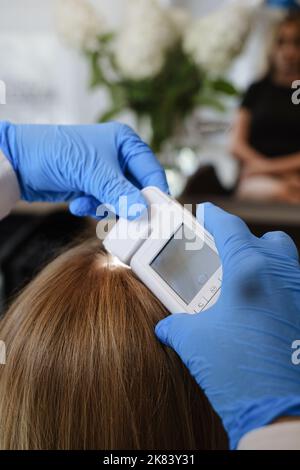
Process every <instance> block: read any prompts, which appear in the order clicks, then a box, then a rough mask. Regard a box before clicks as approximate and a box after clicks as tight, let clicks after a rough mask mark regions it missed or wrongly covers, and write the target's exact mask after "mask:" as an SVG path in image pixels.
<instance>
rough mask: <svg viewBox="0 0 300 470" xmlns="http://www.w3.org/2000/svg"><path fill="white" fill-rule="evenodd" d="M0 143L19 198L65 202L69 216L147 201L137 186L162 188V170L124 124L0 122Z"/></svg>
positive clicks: (147, 148) (164, 185)
mask: <svg viewBox="0 0 300 470" xmlns="http://www.w3.org/2000/svg"><path fill="white" fill-rule="evenodd" d="M0 148H1V149H2V151H3V153H4V154H5V156H6V157H7V158H8V159H9V160H10V162H11V164H12V166H13V168H14V170H15V171H16V173H17V177H18V181H19V184H20V188H21V196H22V199H24V200H26V201H50V202H59V201H71V203H70V210H71V212H72V213H73V214H75V215H95V214H96V208H97V207H98V206H99V205H100V204H101V203H103V204H105V203H106V204H110V205H111V206H113V207H114V209H115V211H116V213H118V201H119V197H120V196H121V195H126V196H127V197H128V205H129V206H130V205H131V204H135V203H136V204H142V206H144V207H146V206H147V203H146V201H145V199H144V197H143V196H142V194H141V193H140V191H139V189H138V188H143V187H145V186H150V185H153V186H158V187H159V188H160V189H161V190H162V191H168V186H167V182H166V178H165V173H164V171H163V169H162V167H161V166H160V164H159V163H158V161H157V160H156V158H155V157H154V155H153V153H152V152H151V150H150V148H149V147H148V146H147V145H146V144H145V143H144V142H142V141H141V139H140V138H139V137H138V136H137V135H136V134H135V132H134V131H133V130H132V129H131V128H130V127H128V126H126V125H123V124H119V123H116V122H111V123H107V124H95V125H83V126H82V125H81V126H52V125H14V124H10V123H8V122H2V123H1V124H0Z"/></svg>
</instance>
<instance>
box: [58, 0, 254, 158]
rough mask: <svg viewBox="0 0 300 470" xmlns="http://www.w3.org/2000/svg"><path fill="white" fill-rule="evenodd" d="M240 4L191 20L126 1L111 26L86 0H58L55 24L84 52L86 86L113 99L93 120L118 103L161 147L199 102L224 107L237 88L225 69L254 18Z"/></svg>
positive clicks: (146, 2) (148, 0) (110, 113)
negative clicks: (144, 120)
mask: <svg viewBox="0 0 300 470" xmlns="http://www.w3.org/2000/svg"><path fill="white" fill-rule="evenodd" d="M99 2H100V3H101V0H99ZM240 3H241V2H238V3H237V1H236V2H232V3H231V4H230V5H229V6H228V7H226V8H224V9H222V10H219V11H217V12H216V13H213V14H211V15H209V16H207V17H202V18H200V19H193V18H191V17H189V15H188V13H187V12H186V11H185V10H183V9H177V8H172V7H169V8H163V7H162V6H161V5H160V4H159V1H158V0H127V8H126V16H125V18H124V20H123V24H122V26H121V28H120V30H118V31H110V29H109V28H108V26H107V24H106V22H105V21H104V20H103V18H101V17H99V15H98V14H97V13H96V11H94V9H93V7H92V5H91V4H90V3H89V1H88V0H61V2H60V8H59V14H58V26H59V29H60V30H61V32H62V34H63V35H64V37H65V38H66V39H67V40H68V42H69V43H71V44H72V45H74V46H75V47H77V48H80V49H81V50H82V51H83V52H84V54H85V55H86V57H87V59H88V61H89V64H90V70H91V86H92V87H99V86H101V87H106V88H107V90H108V91H109V94H110V97H111V107H110V109H108V110H107V112H105V113H104V114H102V115H101V116H100V117H99V121H101V122H102V121H107V120H110V119H113V118H115V117H116V116H117V115H118V114H120V113H121V112H122V111H124V109H130V110H132V111H134V112H135V114H136V116H137V117H138V118H141V117H144V116H147V117H148V118H149V119H150V122H151V127H152V140H151V142H150V145H151V146H152V148H153V149H154V150H155V151H159V150H160V148H161V145H162V144H163V143H164V142H165V141H166V140H167V139H169V138H170V137H171V136H172V135H173V133H174V129H175V126H176V125H177V124H178V122H180V121H182V120H184V119H185V118H186V117H187V116H188V115H189V114H190V113H191V112H192V111H193V110H194V109H195V108H196V107H197V106H199V105H206V106H212V107H215V108H217V109H219V110H223V109H224V104H223V97H224V95H228V94H229V95H232V94H235V93H236V90H235V88H234V86H233V85H232V84H231V83H230V82H228V81H227V80H226V79H225V78H224V75H225V72H226V69H227V68H228V67H229V66H230V64H231V63H232V61H233V59H234V58H235V57H236V56H237V54H238V53H239V52H240V50H241V49H242V47H243V45H244V43H245V40H246V38H247V34H248V31H249V26H250V24H251V19H252V16H253V8H250V7H249V6H247V5H244V6H241V5H240Z"/></svg>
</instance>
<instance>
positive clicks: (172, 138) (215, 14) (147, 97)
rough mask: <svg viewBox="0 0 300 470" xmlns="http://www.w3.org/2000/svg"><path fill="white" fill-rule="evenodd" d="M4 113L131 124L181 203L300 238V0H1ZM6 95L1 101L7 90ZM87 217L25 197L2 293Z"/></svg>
mask: <svg viewBox="0 0 300 470" xmlns="http://www.w3.org/2000/svg"><path fill="white" fill-rule="evenodd" d="M0 8H1V15H0V56H1V61H0V80H1V81H2V82H3V83H5V86H6V96H5V104H4V103H3V104H0V119H1V120H11V121H13V122H23V123H35V122H36V123H63V124H75V123H92V122H102V121H107V120H111V119H116V120H120V121H122V122H125V123H127V124H129V125H131V126H133V127H134V128H135V129H136V130H137V132H138V133H140V134H141V135H142V137H143V138H144V139H145V140H146V141H147V142H149V144H150V145H151V147H152V148H153V149H154V151H155V152H156V154H157V156H158V158H159V159H160V161H161V162H162V164H163V165H164V167H165V168H166V171H167V176H168V180H169V183H170V187H171V192H172V194H173V195H174V196H176V197H177V198H179V199H180V200H181V202H184V203H198V202H201V201H204V200H212V201H214V202H215V203H217V204H219V205H220V206H222V207H224V208H225V209H227V210H229V211H231V212H234V213H236V214H238V215H240V216H242V217H243V218H244V219H245V220H246V221H247V222H248V224H249V225H250V226H251V228H252V230H253V231H254V232H255V233H256V234H258V235H260V234H261V233H263V232H265V231H267V230H286V231H288V232H289V233H290V234H291V235H292V236H293V237H294V238H295V240H296V242H297V243H298V246H300V235H299V225H300V212H299V203H300V177H299V174H300V132H299V131H300V128H299V127H300V126H299V124H298V123H300V120H299V118H300V105H299V103H298V102H299V101H300V93H298V88H299V89H300V82H299V83H297V80H300V20H299V11H300V4H299V2H298V1H297V0H265V1H264V0H243V1H238V0H57V1H56V0H43V1H41V0H22V2H20V1H18V0H0ZM2 101H3V100H1V103H2ZM90 224H91V223H90V222H89V221H86V220H81V219H76V218H74V217H73V216H71V215H70V214H68V212H67V210H66V208H64V207H53V206H51V207H49V206H45V205H44V206H40V205H38V204H37V205H35V204H31V205H27V204H25V203H20V204H19V205H18V207H17V208H16V210H15V211H14V213H13V214H12V215H11V216H9V217H8V218H7V219H5V220H4V221H2V222H1V223H0V263H1V265H0V269H1V276H0V279H1V281H0V285H1V286H2V287H1V289H2V291H1V292H2V294H1V296H0V298H2V300H3V301H4V302H5V301H7V299H9V298H11V296H12V295H13V294H14V293H15V292H16V291H17V290H19V289H20V287H21V286H22V285H24V283H25V282H27V281H28V280H29V279H30V278H31V277H32V276H33V275H34V273H36V272H37V271H38V270H39V269H40V266H41V265H42V264H44V263H45V262H47V260H48V259H49V258H50V257H51V256H53V254H54V253H55V252H57V250H58V249H60V248H61V247H63V246H65V244H66V243H69V242H70V241H72V240H73V239H74V238H76V237H77V236H79V235H80V234H82V233H83V232H84V231H85V230H86V228H87V227H89V226H90Z"/></svg>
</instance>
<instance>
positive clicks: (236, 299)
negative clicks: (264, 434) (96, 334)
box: [156, 204, 300, 449]
mask: <svg viewBox="0 0 300 470" xmlns="http://www.w3.org/2000/svg"><path fill="white" fill-rule="evenodd" d="M200 209H203V207H202V208H201V207H200ZM200 212H201V211H200ZM198 213H199V208H198ZM202 213H203V211H202ZM204 220H205V226H206V228H207V230H208V231H209V232H210V233H211V234H212V235H213V236H214V237H215V242H216V245H217V248H218V251H219V254H220V257H221V260H222V265H223V283H222V290H221V295H220V297H219V299H218V301H217V303H216V304H215V305H214V306H212V307H211V308H210V309H208V310H207V311H204V312H202V313H199V314H195V315H188V314H176V315H171V316H169V317H166V318H165V319H163V320H162V321H161V322H159V323H158V325H157V326H156V334H157V336H158V338H159V339H160V340H161V341H162V342H163V343H165V344H166V345H168V346H170V347H172V348H173V349H174V350H175V351H176V352H177V353H178V354H179V356H180V357H181V359H182V360H183V362H184V363H185V364H186V366H187V367H188V369H189V370H190V372H191V374H192V375H193V376H194V378H195V379H196V381H197V383H198V384H199V386H200V387H201V388H202V389H203V390H204V392H205V394H206V395H207V397H208V399H209V400H210V402H211V404H212V406H213V407H214V409H215V411H216V412H217V413H218V414H219V416H220V417H221V418H222V421H223V424H224V427H225V429H226V431H227V433H228V435H229V438H230V446H231V448H233V449H234V448H236V446H237V443H238V441H239V440H240V439H241V437H242V436H243V435H244V434H245V433H247V432H248V431H250V430H252V429H256V428H258V427H260V426H264V425H266V424H269V423H271V422H272V421H273V420H274V419H276V418H277V417H279V416H284V415H285V416H287V415H298V416H300V368H299V366H297V365H293V363H292V353H293V352H294V351H293V349H292V343H293V341H294V340H297V339H300V267H299V260H298V252H297V249H296V247H295V244H294V242H293V241H292V239H291V238H290V237H289V236H288V235H287V234H285V233H283V232H270V233H267V234H266V235H264V236H263V237H262V238H257V237H255V236H254V235H252V234H251V232H250V231H249V229H248V227H247V226H246V224H245V223H244V222H243V221H242V220H240V219H239V218H238V217H235V216H233V215H230V214H227V213H226V212H224V211H223V210H221V209H219V208H217V207H215V206H214V205H212V204H205V206H204Z"/></svg>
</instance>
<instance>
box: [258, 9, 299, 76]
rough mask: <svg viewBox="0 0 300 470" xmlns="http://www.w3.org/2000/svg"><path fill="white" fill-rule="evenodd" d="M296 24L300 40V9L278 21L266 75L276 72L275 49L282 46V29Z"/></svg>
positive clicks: (292, 11)
mask: <svg viewBox="0 0 300 470" xmlns="http://www.w3.org/2000/svg"><path fill="white" fill-rule="evenodd" d="M289 25H294V26H296V27H297V28H298V31H299V40H300V11H298V10H291V11H290V12H289V13H288V14H287V15H286V16H285V17H284V18H283V19H282V20H281V21H279V22H278V24H277V26H276V28H275V31H274V36H273V47H271V50H270V54H269V66H268V70H267V73H266V75H267V76H272V75H273V73H274V72H275V69H276V66H275V64H274V49H275V48H276V47H278V46H282V38H281V36H280V33H281V30H282V28H283V27H285V26H289Z"/></svg>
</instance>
